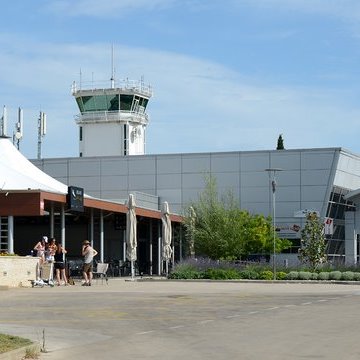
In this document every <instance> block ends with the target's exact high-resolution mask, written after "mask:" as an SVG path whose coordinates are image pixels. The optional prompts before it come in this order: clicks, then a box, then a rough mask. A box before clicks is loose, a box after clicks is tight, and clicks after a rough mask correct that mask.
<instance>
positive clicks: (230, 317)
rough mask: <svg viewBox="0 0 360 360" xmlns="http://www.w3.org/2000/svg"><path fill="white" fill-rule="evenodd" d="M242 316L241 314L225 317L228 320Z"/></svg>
mask: <svg viewBox="0 0 360 360" xmlns="http://www.w3.org/2000/svg"><path fill="white" fill-rule="evenodd" d="M239 316H241V315H240V314H237V315H229V316H225V318H226V319H232V318H236V317H239Z"/></svg>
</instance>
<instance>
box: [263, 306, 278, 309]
mask: <svg viewBox="0 0 360 360" xmlns="http://www.w3.org/2000/svg"><path fill="white" fill-rule="evenodd" d="M278 308H279V307H278V306H274V307H271V308H267V309H264V310H275V309H278Z"/></svg>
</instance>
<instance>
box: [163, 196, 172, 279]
mask: <svg viewBox="0 0 360 360" xmlns="http://www.w3.org/2000/svg"><path fill="white" fill-rule="evenodd" d="M161 221H162V241H163V244H162V245H163V246H162V257H163V259H164V260H165V262H166V276H167V275H168V272H169V260H170V259H171V255H172V249H171V237H172V234H171V220H170V211H169V204H168V203H167V201H165V202H164V205H163V209H162V214H161Z"/></svg>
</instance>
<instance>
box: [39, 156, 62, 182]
mask: <svg viewBox="0 0 360 360" xmlns="http://www.w3.org/2000/svg"><path fill="white" fill-rule="evenodd" d="M39 167H40V169H41V170H42V171H44V172H46V173H47V174H50V175H51V176H52V177H55V178H56V177H62V178H64V177H66V176H67V173H68V162H67V161H63V160H62V161H51V162H45V163H43V164H42V165H41V166H39Z"/></svg>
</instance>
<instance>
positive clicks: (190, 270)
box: [169, 265, 203, 279]
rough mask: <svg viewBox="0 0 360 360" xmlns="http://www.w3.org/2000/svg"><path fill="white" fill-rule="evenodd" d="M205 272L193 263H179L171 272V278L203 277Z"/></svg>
mask: <svg viewBox="0 0 360 360" xmlns="http://www.w3.org/2000/svg"><path fill="white" fill-rule="evenodd" d="M202 278H203V274H202V272H201V271H198V270H197V269H195V268H194V267H193V266H191V265H178V266H176V268H175V269H174V270H173V271H172V272H171V273H170V274H169V279H202Z"/></svg>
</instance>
